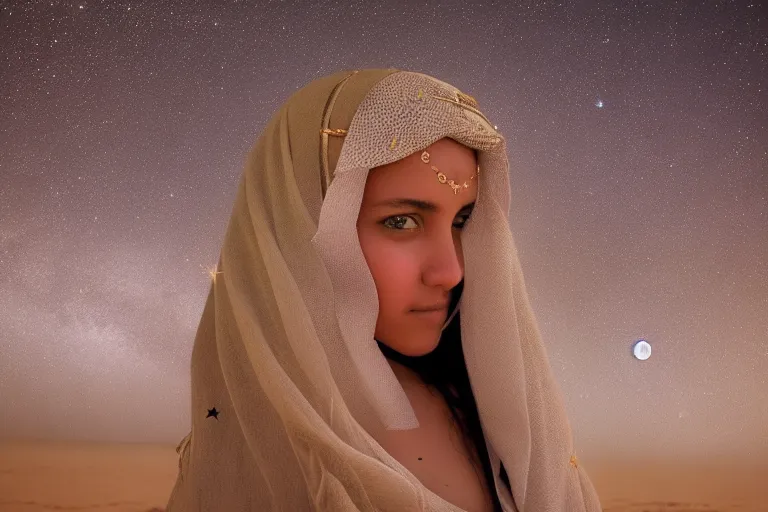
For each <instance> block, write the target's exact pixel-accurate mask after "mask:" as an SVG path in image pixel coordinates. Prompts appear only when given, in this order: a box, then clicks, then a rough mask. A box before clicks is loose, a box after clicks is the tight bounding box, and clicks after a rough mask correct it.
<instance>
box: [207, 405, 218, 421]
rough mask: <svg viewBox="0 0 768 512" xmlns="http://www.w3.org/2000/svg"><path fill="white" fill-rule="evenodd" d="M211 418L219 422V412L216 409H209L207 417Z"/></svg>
mask: <svg viewBox="0 0 768 512" xmlns="http://www.w3.org/2000/svg"><path fill="white" fill-rule="evenodd" d="M211 416H213V417H214V418H216V421H219V411H217V410H216V408H215V407H214V408H213V409H208V416H206V418H210V417H211Z"/></svg>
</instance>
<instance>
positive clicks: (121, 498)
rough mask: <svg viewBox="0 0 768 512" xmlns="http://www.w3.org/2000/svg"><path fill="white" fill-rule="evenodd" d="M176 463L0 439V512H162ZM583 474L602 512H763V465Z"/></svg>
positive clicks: (118, 447) (128, 447) (171, 458)
mask: <svg viewBox="0 0 768 512" xmlns="http://www.w3.org/2000/svg"><path fill="white" fill-rule="evenodd" d="M582 462H585V461H582ZM177 464H178V459H177V455H176V452H175V446H173V445H146V444H98V443H75V442H32V441H13V442H11V441H0V512H44V511H87V512H163V508H164V507H165V505H166V503H167V500H168V496H169V495H170V492H171V488H172V486H173V483H174V481H175V480H176V472H177V468H178V465H177ZM586 468H587V471H588V472H589V474H590V476H591V478H592V481H593V483H594V484H595V487H596V488H597V491H598V493H599V494H600V499H601V501H602V504H603V509H604V511H605V512H766V511H768V485H766V482H768V477H766V475H768V465H766V466H761V467H756V466H744V465H741V466H740V465H734V464H730V465H726V464H719V465H714V464H710V465H706V466H705V465H701V464H688V465H684V464H679V463H678V464H669V463H651V462H647V463H644V464H639V463H637V462H633V463H631V464H630V463H628V462H627V461H620V462H602V463H600V464H598V463H594V462H592V463H586Z"/></svg>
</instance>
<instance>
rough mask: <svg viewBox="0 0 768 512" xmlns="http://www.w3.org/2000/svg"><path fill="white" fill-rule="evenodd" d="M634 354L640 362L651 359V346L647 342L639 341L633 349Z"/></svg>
mask: <svg viewBox="0 0 768 512" xmlns="http://www.w3.org/2000/svg"><path fill="white" fill-rule="evenodd" d="M632 353H633V354H634V355H635V357H636V358H637V359H639V360H640V361H645V360H646V359H648V358H649V357H651V344H650V343H648V342H647V341H645V340H639V341H638V342H637V343H635V346H634V347H632Z"/></svg>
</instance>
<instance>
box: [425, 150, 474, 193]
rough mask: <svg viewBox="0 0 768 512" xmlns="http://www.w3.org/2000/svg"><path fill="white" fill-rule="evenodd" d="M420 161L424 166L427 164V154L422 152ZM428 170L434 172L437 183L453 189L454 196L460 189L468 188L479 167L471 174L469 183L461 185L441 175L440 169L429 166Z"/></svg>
mask: <svg viewBox="0 0 768 512" xmlns="http://www.w3.org/2000/svg"><path fill="white" fill-rule="evenodd" d="M421 161H422V162H424V163H425V164H429V152H427V151H424V152H423V153H422V154H421ZM430 168H431V169H432V170H433V171H435V174H436V175H437V181H439V182H440V183H442V184H444V185H448V186H450V187H451V188H452V189H453V194H454V195H456V194H458V193H459V191H461V190H462V189H465V188H469V181H472V180H473V179H475V177H477V176H478V175H479V174H480V165H478V166H477V170H476V171H475V174H473V175H472V176H471V177H470V178H469V181H465V182H464V184H463V185H459V184H458V183H456V182H455V181H453V180H449V179H448V177H447V176H446V175H445V174H443V173H442V172H440V169H438V168H437V167H436V166H434V165H431V166H430Z"/></svg>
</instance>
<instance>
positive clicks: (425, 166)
mask: <svg viewBox="0 0 768 512" xmlns="http://www.w3.org/2000/svg"><path fill="white" fill-rule="evenodd" d="M444 141H448V142H444ZM425 151H426V155H425V154H424V152H423V151H422V152H417V153H414V154H412V155H409V156H407V157H405V158H403V159H402V160H398V161H396V162H392V163H390V164H387V165H385V166H381V167H377V168H376V169H372V170H371V171H370V173H369V175H368V179H367V181H366V189H365V195H364V198H363V201H364V202H365V203H366V204H367V205H368V206H381V207H386V206H390V207H395V206H398V202H399V205H400V206H405V205H406V203H407V202H406V201H402V200H403V199H409V200H413V201H412V202H416V201H422V202H423V203H428V204H430V205H434V206H437V207H438V208H437V209H442V208H441V207H445V208H446V209H454V210H455V209H456V207H457V206H459V207H461V206H463V205H466V204H468V203H471V202H473V201H474V200H475V198H476V196H477V180H478V179H479V178H480V177H479V175H478V172H477V159H476V156H475V151H474V150H472V149H470V148H468V147H466V146H463V145H461V144H459V143H457V142H454V141H449V140H448V139H443V140H441V141H438V142H436V143H435V144H432V145H431V146H429V147H428V148H426V150H425ZM451 183H452V184H454V186H451ZM465 185H466V186H465ZM422 209H430V208H422Z"/></svg>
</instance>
